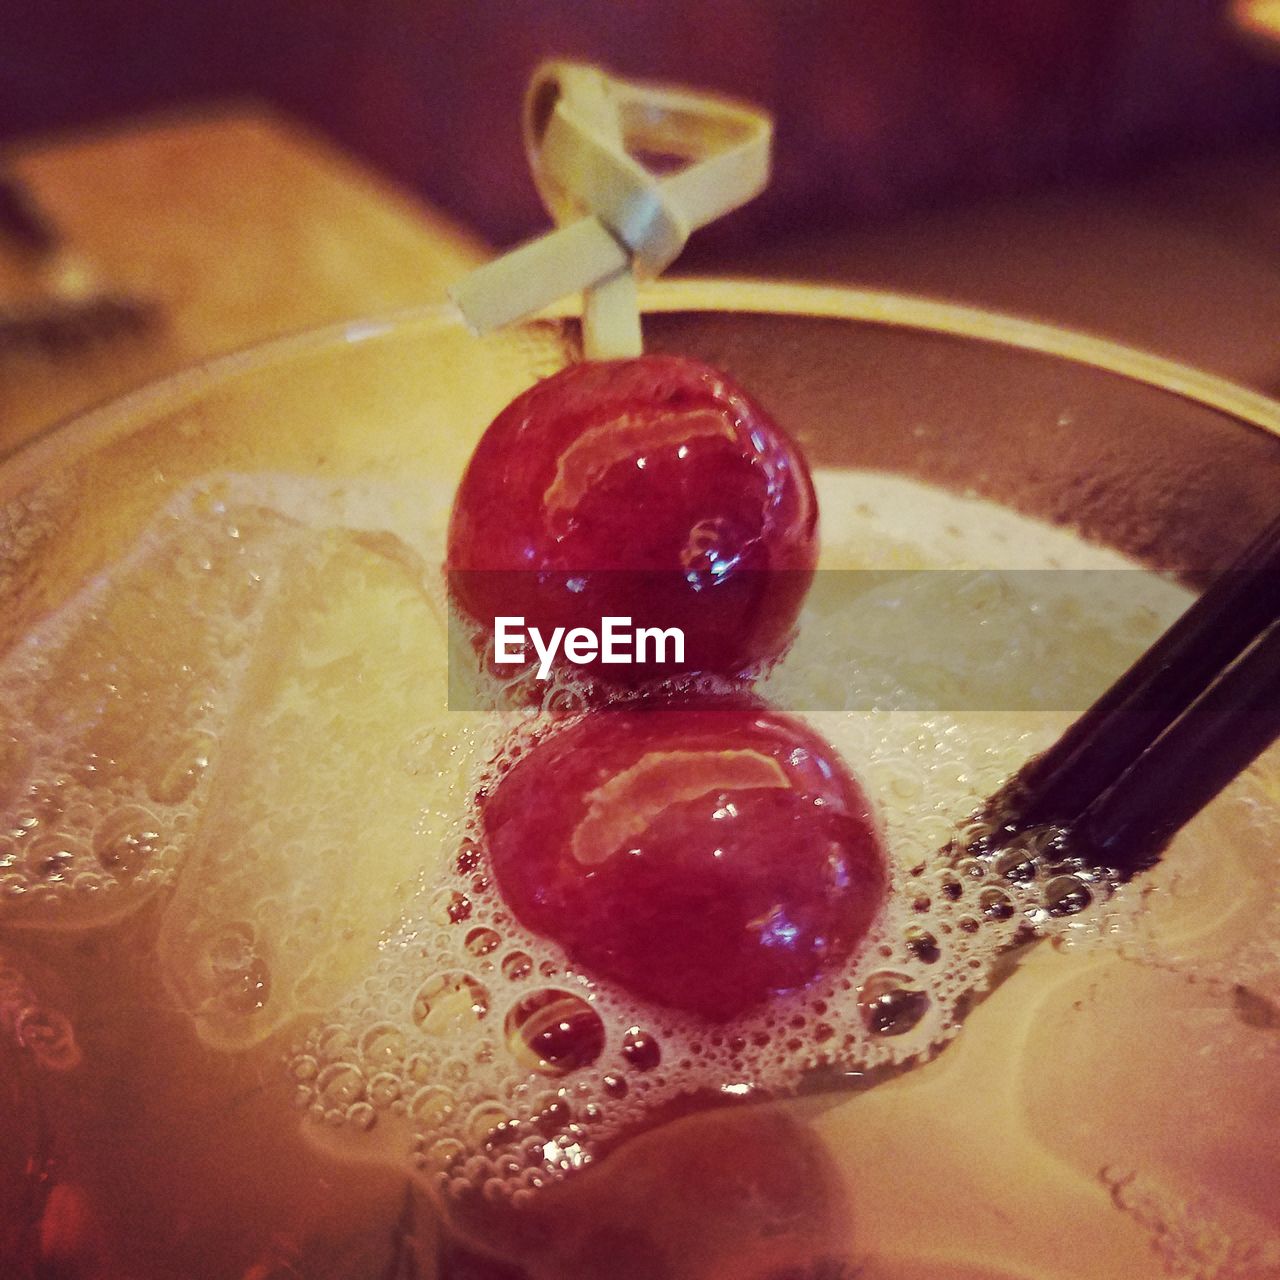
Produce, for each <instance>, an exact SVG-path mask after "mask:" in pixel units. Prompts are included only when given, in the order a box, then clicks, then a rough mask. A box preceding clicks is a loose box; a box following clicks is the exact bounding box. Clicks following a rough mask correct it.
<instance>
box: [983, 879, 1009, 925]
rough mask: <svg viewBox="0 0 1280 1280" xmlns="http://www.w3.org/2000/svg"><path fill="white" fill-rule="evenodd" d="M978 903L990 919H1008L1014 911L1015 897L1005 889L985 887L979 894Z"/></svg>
mask: <svg viewBox="0 0 1280 1280" xmlns="http://www.w3.org/2000/svg"><path fill="white" fill-rule="evenodd" d="M978 905H979V907H981V909H982V914H983V915H984V916H986V917H987V919H988V920H1008V919H1009V918H1010V917H1011V916H1012V915H1013V913H1014V905H1013V899H1012V898H1010V897H1009V895H1008V894H1007V893H1005V892H1004V890H1003V889H996V888H994V887H990V888H986V889H983V891H982V892H981V893H980V894H979V895H978Z"/></svg>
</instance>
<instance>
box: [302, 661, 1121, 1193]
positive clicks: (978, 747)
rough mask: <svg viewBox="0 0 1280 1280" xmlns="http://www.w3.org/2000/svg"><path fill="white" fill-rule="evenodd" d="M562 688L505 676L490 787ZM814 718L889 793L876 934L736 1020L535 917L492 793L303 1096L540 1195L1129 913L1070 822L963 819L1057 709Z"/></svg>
mask: <svg viewBox="0 0 1280 1280" xmlns="http://www.w3.org/2000/svg"><path fill="white" fill-rule="evenodd" d="M455 657H456V655H455ZM484 671H485V661H484V658H483V656H481V657H480V658H478V659H477V672H478V673H479V677H478V678H483V673H484ZM544 688H545V696H544V697H543V698H542V700H541V702H540V703H539V702H538V701H537V700H536V699H535V698H533V697H531V696H529V695H530V692H531V690H530V688H529V686H528V685H527V683H526V682H525V680H524V679H521V680H517V681H516V683H515V684H514V686H513V685H511V684H508V685H506V686H505V697H506V700H507V703H508V708H509V709H508V713H507V718H506V719H503V718H496V719H495V721H494V724H493V726H492V735H493V736H492V737H491V740H490V741H491V750H490V751H486V752H481V753H478V754H477V755H476V756H475V758H474V772H473V774H472V776H471V777H470V779H469V781H468V782H467V790H466V794H467V795H468V796H470V795H475V794H477V793H481V792H484V791H486V790H488V789H491V788H493V787H494V786H496V785H498V783H499V782H500V781H501V779H502V777H503V776H504V775H505V774H506V773H507V772H508V771H509V770H510V769H511V768H512V767H513V766H514V765H515V763H516V762H517V761H518V760H520V759H521V758H523V756H524V755H525V754H527V753H528V752H529V751H530V750H531V749H532V748H533V747H534V746H535V745H536V744H537V742H538V741H539V739H540V738H541V736H543V735H544V734H546V733H547V732H551V731H554V730H555V728H556V727H560V726H563V725H564V724H566V723H571V722H572V720H573V719H574V718H575V717H577V716H580V715H584V714H590V708H591V704H592V701H593V696H592V695H589V694H588V693H586V692H585V691H584V690H583V688H582V687H581V686H579V685H577V684H575V683H574V682H573V681H572V680H556V679H553V680H552V681H550V682H548V684H547V685H546V686H545V687H544ZM622 696H623V697H627V696H630V695H622ZM598 697H599V695H598V693H597V694H596V695H594V698H595V699H597V700H598ZM511 716H514V717H515V719H514V721H513V720H512V719H511V718H510V717H511ZM809 719H810V720H811V721H812V722H813V723H814V725H815V727H816V728H817V729H818V730H819V732H821V733H822V734H823V735H824V736H825V737H826V738H827V739H828V741H830V742H831V743H832V745H833V746H834V747H835V748H836V749H837V751H838V752H839V753H840V755H841V756H842V757H843V758H844V759H845V761H846V762H847V763H848V764H849V766H850V768H851V769H852V771H853V772H854V773H855V775H856V776H858V777H859V778H860V779H861V780H862V782H863V784H864V786H865V788H866V790H867V793H868V794H869V795H872V796H879V797H883V798H884V799H883V803H882V807H881V812H880V813H879V815H878V817H879V821H880V824H881V826H882V829H883V830H884V833H885V836H886V845H887V847H888V848H889V850H890V851H891V856H892V857H893V860H894V865H893V867H892V868H891V874H892V880H893V884H892V887H891V891H890V895H889V903H888V906H887V908H886V910H885V912H884V913H883V916H882V918H881V920H880V921H879V923H878V926H877V928H876V930H875V931H874V933H873V934H872V936H871V937H870V938H869V939H868V940H867V942H866V944H865V945H864V947H863V949H862V951H861V953H860V954H859V955H858V956H857V957H855V958H854V959H853V960H852V961H850V962H849V963H848V964H847V965H846V966H845V967H843V968H842V969H841V970H839V971H837V972H834V973H831V974H828V975H826V976H825V977H824V978H822V979H820V980H819V981H817V982H815V983H814V984H813V985H812V986H810V987H809V988H807V989H805V990H803V991H798V992H791V993H785V994H781V995H778V996H777V997H776V998H774V999H773V1000H771V1001H770V1002H769V1003H768V1005H767V1006H765V1007H763V1008H760V1009H758V1010H754V1011H752V1012H750V1013H748V1014H745V1015H743V1016H742V1017H740V1018H738V1019H736V1020H734V1021H732V1022H729V1023H725V1024H723V1025H709V1024H707V1023H706V1022H705V1021H702V1020H700V1019H698V1018H696V1017H694V1016H691V1015H686V1014H682V1013H679V1012H676V1011H672V1010H670V1009H666V1008H663V1007H660V1006H658V1005H655V1004H650V1003H647V1002H645V1001H644V1000H642V999H639V998H637V997H636V996H634V995H632V994H630V993H628V992H625V991H623V990H621V989H619V988H618V987H617V986H615V985H614V984H612V983H609V982H605V981H601V980H599V979H598V978H596V977H594V976H592V975H591V974H588V973H583V972H580V971H577V970H575V968H574V967H573V965H572V963H571V961H570V960H569V958H568V957H567V956H566V954H565V953H564V952H563V950H562V949H561V948H560V947H559V946H558V945H557V944H556V943H555V942H553V941H551V940H549V939H546V938H543V937H540V936H537V935H535V934H532V933H531V932H529V931H528V930H526V929H524V928H523V927H522V926H521V925H520V923H519V922H518V921H517V920H515V919H514V917H513V916H512V914H511V912H510V911H509V909H508V908H507V907H506V905H505V903H504V902H503V900H502V898H501V896H500V894H499V893H498V892H497V890H496V888H495V886H494V884H493V882H492V878H491V873H490V868H489V864H488V859H487V853H486V850H485V847H484V841H483V837H482V832H481V830H480V828H479V826H478V824H477V823H476V821H475V819H474V817H472V818H471V819H469V822H468V825H467V826H466V827H465V828H464V829H463V831H462V832H461V834H460V838H459V840H458V841H457V844H456V845H455V846H454V848H453V850H452V853H451V857H450V860H449V861H448V863H447V864H446V865H445V866H444V867H443V868H442V869H441V871H440V873H439V874H437V875H436V876H434V877H432V878H431V879H430V880H429V882H427V883H424V884H423V885H422V887H421V889H420V891H419V893H418V895H417V897H416V898H414V899H412V900H411V901H409V902H408V903H407V904H406V908H405V911H404V919H405V920H406V921H407V923H406V924H405V925H404V927H403V928H402V929H401V930H400V931H399V932H398V933H397V934H396V935H395V936H393V937H392V938H391V939H389V940H388V942H387V943H386V945H385V946H383V947H382V949H381V951H380V954H379V956H378V958H377V961H376V963H375V965H374V966H373V970H372V972H371V973H369V974H368V976H367V977H366V978H365V980H364V981H363V983H362V984H361V985H360V986H359V988H358V989H357V990H356V991H354V992H352V993H351V994H350V995H349V996H348V998H347V999H346V1000H344V1001H343V1002H342V1003H341V1005H340V1006H339V1007H338V1008H337V1009H336V1010H335V1011H334V1014H335V1016H333V1017H332V1018H330V1019H329V1020H327V1021H326V1022H325V1024H324V1025H323V1026H320V1027H317V1028H316V1029H315V1030H314V1031H313V1032H312V1033H311V1034H310V1035H309V1036H308V1037H306V1038H305V1040H303V1041H301V1042H299V1043H298V1044H296V1045H295V1048H294V1052H293V1055H292V1057H291V1059H290V1064H289V1065H290V1070H291V1072H292V1075H293V1079H294V1083H295V1100H296V1105H297V1106H298V1107H299V1109H300V1110H301V1111H302V1112H303V1113H304V1114H305V1115H306V1117H307V1118H308V1120H309V1121H310V1122H311V1123H310V1132H311V1133H312V1134H313V1136H314V1137H315V1139H316V1140H317V1141H318V1142H320V1143H321V1144H322V1145H324V1146H325V1147H326V1148H328V1149H331V1150H336V1151H339V1152H341V1153H343V1154H345V1155H347V1156H353V1157H356V1158H360V1157H364V1158H372V1159H383V1160H386V1159H395V1158H397V1157H398V1158H400V1159H403V1158H405V1157H406V1156H407V1157H408V1161H409V1163H410V1166H411V1167H412V1168H413V1169H414V1170H415V1171H416V1172H417V1173H418V1174H419V1175H420V1176H421V1177H423V1178H424V1179H426V1180H427V1182H428V1183H429V1184H430V1185H431V1186H432V1187H433V1188H434V1189H435V1190H436V1191H437V1192H438V1193H440V1194H442V1195H446V1196H453V1197H467V1196H476V1195H478V1196H481V1197H484V1198H486V1199H490V1200H498V1201H507V1200H509V1201H511V1202H514V1203H516V1204H520V1203H522V1202H525V1201H527V1200H528V1199H529V1198H530V1197H532V1196H533V1195H534V1194H535V1193H536V1192H537V1191H538V1189H539V1188H541V1187H543V1186H546V1185H548V1184H549V1183H553V1182H556V1181H559V1180H561V1179H563V1178H565V1177H566V1176H568V1175H570V1174H571V1173H572V1172H573V1171H575V1170H577V1169H580V1168H582V1167H583V1166H585V1165H587V1164H589V1163H591V1162H592V1161H594V1160H596V1159H597V1158H599V1157H600V1156H601V1155H602V1154H603V1153H605V1152H606V1151H607V1150H608V1149H609V1148H610V1147H611V1146H613V1145H615V1144H616V1143H618V1142H619V1141H621V1140H623V1139H624V1138H626V1137H627V1136H628V1135H630V1134H632V1133H634V1132H636V1131H638V1130H639V1129H641V1128H643V1127H645V1126H646V1125H649V1124H652V1123H653V1122H654V1119H655V1117H660V1116H662V1115H670V1114H673V1113H674V1112H676V1111H677V1110H678V1109H679V1108H680V1107H681V1105H682V1104H687V1103H688V1101H689V1099H691V1098H692V1099H701V1100H703V1101H705V1100H707V1099H716V1100H719V1101H724V1102H730V1101H732V1100H734V1099H748V1098H759V1097H765V1096H777V1095H782V1094H788V1093H794V1092H796V1091H800V1090H804V1089H808V1088H815V1087H821V1086H823V1085H830V1084H834V1083H839V1084H843V1085H845V1086H852V1087H856V1086H858V1085H859V1084H865V1083H871V1082H873V1081H874V1080H876V1079H879V1078H882V1077H883V1076H884V1075H885V1074H886V1073H892V1072H893V1071H894V1070H896V1069H899V1068H901V1067H903V1066H906V1065H909V1064H911V1063H913V1062H916V1061H919V1060H921V1059H923V1058H926V1057H928V1056H930V1055H931V1054H933V1053H935V1052H936V1051H937V1050H938V1049H939V1048H940V1047H941V1046H942V1045H943V1044H945V1043H946V1042H947V1041H948V1040H949V1039H950V1038H951V1037H952V1036H953V1035H954V1034H955V1033H956V1031H957V1030H958V1029H959V1026H960V1025H961V1022H962V1020H963V1017H964V1014H965V1012H966V1010H967V1008H968V1007H969V1005H970V1004H971V1002H972V1001H973V1000H974V998H975V997H976V996H977V995H979V994H980V993H981V992H982V991H983V990H984V989H985V988H986V986H987V984H988V982H989V980H990V977H991V974H992V971H993V969H994V967H995V965H996V962H997V961H998V959H999V957H1000V956H1001V955H1002V954H1003V953H1005V952H1007V951H1008V950H1009V948H1010V947H1011V946H1012V945H1014V944H1015V943H1016V942H1019V941H1021V940H1023V939H1024V938H1029V937H1031V936H1034V935H1036V934H1044V933H1053V934H1055V935H1058V936H1062V937H1066V936H1068V935H1069V933H1070V932H1071V931H1076V932H1079V931H1088V930H1097V929H1099V928H1104V927H1106V928H1111V927H1113V926H1114V920H1113V919H1111V918H1109V917H1107V916H1106V911H1108V910H1109V911H1111V912H1112V913H1113V915H1114V913H1116V912H1120V913H1121V914H1122V913H1123V910H1124V907H1123V903H1122V902H1119V901H1117V898H1116V895H1115V892H1114V890H1115V887H1114V886H1113V885H1111V884H1110V883H1107V882H1105V881H1103V880H1102V879H1100V878H1099V877H1097V876H1095V875H1093V874H1092V873H1091V872H1089V871H1087V870H1086V869H1083V868H1080V867H1078V866H1074V865H1067V864H1065V863H1062V862H1061V860H1060V858H1059V857H1058V855H1057V853H1056V844H1055V842H1054V835H1055V833H1052V832H1044V833H1037V834H1036V835H1035V836H1033V837H1030V838H1029V839H1028V840H1027V841H1024V842H1023V843H1021V844H1019V845H1018V846H1017V848H1016V850H1015V849H1012V848H1010V849H1005V850H1002V851H1001V853H1000V854H999V855H990V856H986V855H983V856H970V855H968V853H967V850H968V849H969V848H970V847H975V848H982V847H984V845H985V843H986V841H985V840H984V837H989V836H990V834H991V832H992V829H993V827H994V825H995V821H996V820H995V819H991V820H985V819H974V820H973V821H972V822H970V823H969V824H968V825H966V826H965V827H963V828H961V829H960V830H959V831H957V829H956V827H955V825H954V821H953V816H954V815H955V814H956V813H964V812H966V811H974V810H976V809H977V807H978V806H979V804H980V802H981V801H982V800H983V799H984V798H985V797H986V796H988V795H989V794H991V793H992V792H994V791H995V790H997V788H998V787H999V785H1000V784H1001V783H1002V782H1004V780H1005V779H1006V778H1007V776H1008V775H1009V773H1010V772H1011V771H1012V770H1013V769H1014V768H1016V766H1017V765H1018V764H1020V763H1021V762H1022V761H1023V760H1025V759H1026V758H1027V756H1028V755H1030V754H1032V753H1034V751H1036V750H1038V749H1040V748H1041V747H1043V746H1045V745H1047V744H1048V743H1049V742H1050V741H1051V740H1052V738H1053V736H1054V734H1055V733H1056V732H1057V731H1058V729H1059V728H1060V722H1059V721H1058V720H1056V719H1055V718H1054V717H1052V716H1041V717H1039V718H1038V719H1037V718H1035V717H1026V718H1023V720H1022V721H1020V723H1019V724H1018V725H1016V726H1015V725H1011V724H1010V722H1009V720H1008V718H1007V717H1000V716H992V717H989V718H988V719H987V720H986V721H983V722H979V720H980V718H975V717H972V716H970V717H965V718H963V719H961V718H958V717H956V716H951V715H947V714H944V713H931V714H928V715H923V714H921V715H913V714H909V713H895V714H894V715H893V716H892V717H888V718H886V717H884V716H883V715H871V714H856V713H849V712H845V711H842V712H833V713H823V714H815V715H812V716H810V717H809ZM1123 896H1124V895H1123V894H1121V895H1120V898H1123ZM1104 904H1109V906H1106V907H1104Z"/></svg>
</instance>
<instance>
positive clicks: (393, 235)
mask: <svg viewBox="0 0 1280 1280" xmlns="http://www.w3.org/2000/svg"><path fill="white" fill-rule="evenodd" d="M0 161H3V163H4V164H5V165H6V166H7V167H8V168H10V169H11V170H12V171H14V172H15V173H16V174H17V175H18V176H19V178H20V179H21V180H22V181H23V182H24V183H25V184H27V185H28V186H29V188H30V189H31V190H32V191H33V192H34V193H35V195H36V197H37V199H38V201H39V202H40V204H41V205H42V206H43V207H44V209H45V211H46V212H47V213H48V215H49V217H50V218H51V219H52V220H53V221H54V222H55V223H56V224H57V226H58V227H59V229H60V230H61V231H62V232H63V234H64V236H65V238H66V240H67V242H68V244H69V245H71V246H73V247H74V248H75V250H76V251H77V252H78V253H80V254H82V255H83V256H84V258H85V259H86V260H87V261H88V262H90V263H91V264H92V265H93V267H94V268H95V269H96V270H97V271H98V272H99V273H100V274H101V275H102V277H103V278H104V279H105V280H106V281H109V282H110V283H111V284H112V285H113V286H115V287H118V288H120V289H123V290H127V291H130V292H137V293H141V294H145V295H148V296H150V297H153V298H155V299H156V300H157V301H158V302H159V303H160V308H161V310H160V320H159V323H158V325H157V326H156V327H155V328H154V330H153V331H149V332H145V333H139V334H136V335H133V334H117V335H115V336H114V337H111V338H103V339H101V340H99V341H98V342H96V343H95V344H94V345H93V346H92V347H90V348H83V349H80V350H76V351H74V352H66V353H62V354H59V355H53V354H50V353H48V352H44V351H39V350H30V349H26V348H23V349H19V350H6V351H3V352H0V455H3V453H4V452H6V451H7V450H8V449H9V448H12V447H13V446H14V445H15V444H17V443H19V442H21V441H22V440H24V439H27V438H29V437H30V436H31V435H33V434H34V433H36V432H37V431H39V430H40V429H41V428H43V427H45V426H47V425H49V424H50V423H53V422H56V421H57V420H59V419H61V418H63V417H66V416H67V415H69V414H72V413H75V412H78V411H79V410H81V409H84V408H87V407H88V406H89V405H91V404H94V403H96V402H98V401H100V400H103V399H106V398H109V397H111V396H114V395H117V394H119V393H121V392H123V391H125V390H128V389H129V388H131V387H135V386H138V385H140V384H142V383H145V382H148V381H150V380H152V379H154V378H156V377H159V376H161V375H163V374H166V373H169V372H172V371H173V370H175V369H179V368H182V367H183V366H186V365H189V364H192V363H194V362H196V361H199V360H202V359H205V358H207V357H209V356H212V355H216V354H219V353H222V352H225V351H229V350H234V349H236V348H238V347H243V346H246V345H248V344H250V343H254V342H259V341H262V340H263V339H266V338H270V337H274V336H276V335H279V334H283V333H288V332H292V331H296V330H299V329H304V328H308V327H311V326H314V325H319V324H325V323H328V322H331V321H337V320H345V319H350V318H353V317H356V316H360V315H366V314H369V313H372V312H377V311H380V310H384V309H387V308H391V307H396V306H402V305H409V304H412V303H418V302H426V301H434V300H439V299H442V298H443V296H444V290H445V287H446V285H448V284H449V283H450V282H452V281H454V280H456V279H458V278H459V277H460V276H461V275H463V274H464V273H465V272H466V271H467V270H468V269H469V268H470V267H472V266H474V265H476V264H477V263H478V262H481V261H483V260H484V259H485V258H486V257H487V256H488V249H487V248H486V246H484V245H483V244H482V243H481V242H480V241H479V240H478V239H477V238H476V237H474V236H473V235H471V234H469V233H468V232H466V231H464V230H463V229H462V228H460V227H459V226H457V225H456V224H455V223H453V222H451V221H450V220H449V219H447V218H446V217H444V216H443V215H441V214H440V213H438V212H436V211H435V210H433V209H431V208H429V207H427V206H426V205H424V204H422V203H420V202H418V201H415V200H414V199H413V198H412V197H410V196H408V195H406V194H405V193H404V192H402V191H400V190H397V189H395V188H393V187H392V186H390V185H389V184H387V183H384V182H382V181H380V180H379V179H377V178H375V177H373V176H372V175H371V174H370V173H369V171H368V170H366V169H364V168H362V167H360V166H358V165H357V164H355V163H353V162H352V161H351V160H349V159H348V158H347V157H346V156H344V155H342V154H340V153H339V152H337V151H336V150H335V149H333V148H332V147H330V146H329V145H327V144H325V143H323V142H321V141H320V140H318V139H317V138H315V137H314V136H312V135H310V134H308V133H307V132H305V131H304V130H303V129H302V128H300V127H299V126H298V125H296V124H294V123H292V122H286V121H284V120H282V119H280V118H278V117H275V116H273V115H272V114H270V113H269V112H268V111H267V110H265V109H264V108H261V107H257V106H253V107H237V108H229V109H227V110H225V111H220V112H216V113H209V114H204V115H199V116H188V117H184V118H167V119H162V120H149V121H142V122H133V123H131V124H127V125H124V126H119V127H115V128H112V129H109V130H106V131H104V132H102V133H100V134H97V135H94V136H84V135H78V136H76V137H73V138H67V139H53V140H49V141H42V142H40V143H38V144H34V145H28V146H24V147H22V148H20V149H18V150H16V151H11V152H9V153H8V154H6V155H4V156H2V157H0ZM5 252H6V250H5V247H4V246H3V245H0V257H3V256H4V255H5ZM10 277H12V270H11V271H10ZM2 279H3V276H2V275H0V280H2Z"/></svg>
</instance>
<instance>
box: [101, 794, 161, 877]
mask: <svg viewBox="0 0 1280 1280" xmlns="http://www.w3.org/2000/svg"><path fill="white" fill-rule="evenodd" d="M163 848H164V841H163V839H162V837H161V834H160V824H159V822H158V821H157V819H156V816H155V814H153V813H152V812H151V811H150V810H148V809H144V808H142V807H141V806H140V805H128V806H126V807H125V808H122V809H117V810H116V811H115V812H114V813H111V814H109V815H108V816H107V817H106V818H104V819H103V821H102V823H101V825H100V826H99V827H98V829H97V831H95V832H94V835H93V853H94V856H95V857H96V858H97V860H98V864H99V865H100V866H101V867H102V869H103V870H104V871H106V872H108V873H109V874H110V875H113V876H116V877H117V878H118V879H121V880H128V879H132V878H133V877H134V876H136V875H137V874H138V873H139V872H140V871H142V870H144V869H145V868H146V867H147V866H148V864H150V863H151V862H152V861H153V860H154V859H155V858H156V857H157V855H159V854H160V852H161V851H162V850H163Z"/></svg>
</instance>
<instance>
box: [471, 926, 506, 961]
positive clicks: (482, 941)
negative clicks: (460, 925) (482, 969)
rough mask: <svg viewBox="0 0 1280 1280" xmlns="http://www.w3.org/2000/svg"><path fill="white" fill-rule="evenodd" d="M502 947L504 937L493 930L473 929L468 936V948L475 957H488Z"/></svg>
mask: <svg viewBox="0 0 1280 1280" xmlns="http://www.w3.org/2000/svg"><path fill="white" fill-rule="evenodd" d="M501 945H502V935H501V934H499V933H496V932H495V931H494V930H493V929H486V928H483V927H482V928H478V929H472V930H471V932H470V933H468V934H467V940H466V948H467V950H468V951H469V952H470V953H471V954H472V955H473V956H477V957H479V956H487V955H490V954H491V953H492V952H494V951H496V950H497V949H498V947H500V946H501Z"/></svg>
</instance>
